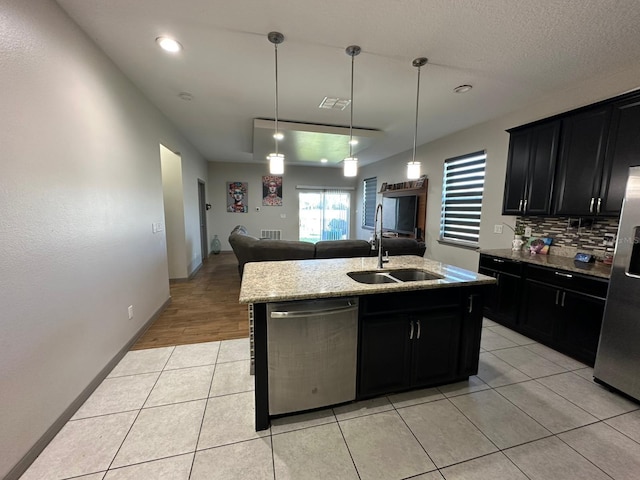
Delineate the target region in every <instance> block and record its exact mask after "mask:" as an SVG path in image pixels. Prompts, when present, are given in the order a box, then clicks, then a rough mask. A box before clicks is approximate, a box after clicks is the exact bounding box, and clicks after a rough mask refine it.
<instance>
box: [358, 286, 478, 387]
mask: <svg viewBox="0 0 640 480" xmlns="http://www.w3.org/2000/svg"><path fill="white" fill-rule="evenodd" d="M482 291H483V289H481V288H475V289H472V288H468V289H460V288H458V289H450V288H443V289H435V290H429V291H416V292H403V293H398V294H387V295H372V296H363V297H361V298H360V351H359V365H358V393H357V396H358V398H367V397H372V396H375V395H381V394H388V393H394V392H400V391H403V390H409V389H412V388H420V387H425V386H432V385H439V384H444V383H449V382H453V381H457V380H462V379H465V378H467V377H468V376H469V375H474V374H475V373H477V369H478V355H479V351H480V330H481V327H482V293H481V292H482Z"/></svg>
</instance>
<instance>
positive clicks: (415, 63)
mask: <svg viewBox="0 0 640 480" xmlns="http://www.w3.org/2000/svg"><path fill="white" fill-rule="evenodd" d="M428 61H429V60H428V59H427V58H425V57H420V58H416V59H415V60H414V61H413V62H412V65H413V66H414V67H418V86H417V87H416V126H415V130H414V132H413V159H412V161H413V162H415V161H416V143H417V141H418V109H419V105H420V69H421V67H423V66H425V65H426V64H427V62H428Z"/></svg>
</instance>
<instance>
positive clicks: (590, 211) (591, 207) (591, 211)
mask: <svg viewBox="0 0 640 480" xmlns="http://www.w3.org/2000/svg"><path fill="white" fill-rule="evenodd" d="M595 201H596V199H595V198H594V197H591V203H590V204H589V213H593V202H595Z"/></svg>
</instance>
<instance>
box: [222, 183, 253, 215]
mask: <svg viewBox="0 0 640 480" xmlns="http://www.w3.org/2000/svg"><path fill="white" fill-rule="evenodd" d="M247 185H248V184H247V182H227V212H232V213H247V212H248V211H249V207H248V200H247V189H248V186H247Z"/></svg>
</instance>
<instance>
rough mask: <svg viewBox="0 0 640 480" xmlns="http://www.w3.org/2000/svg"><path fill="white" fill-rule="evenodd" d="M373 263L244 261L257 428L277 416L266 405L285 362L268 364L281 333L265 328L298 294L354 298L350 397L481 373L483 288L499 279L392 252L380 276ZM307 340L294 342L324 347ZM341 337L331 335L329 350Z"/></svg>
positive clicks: (355, 260) (242, 298)
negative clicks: (275, 310) (275, 309)
mask: <svg viewBox="0 0 640 480" xmlns="http://www.w3.org/2000/svg"><path fill="white" fill-rule="evenodd" d="M376 263H377V259H376V258H372V257H366V258H344V259H327V260H323V259H315V260H290V261H278V262H257V263H248V264H246V265H245V271H244V275H243V279H242V286H241V290H240V303H248V304H253V315H254V352H255V408H256V430H263V429H266V428H268V427H269V425H270V416H274V415H276V414H274V413H270V408H269V387H270V381H269V371H271V372H272V375H273V373H274V372H275V373H277V370H274V368H275V369H277V368H278V365H279V364H280V363H279V359H276V361H274V359H273V358H271V363H270V362H269V361H270V358H269V351H268V350H269V348H268V341H269V342H272V343H271V345H273V342H275V343H276V344H277V342H278V340H279V339H277V338H273V334H272V338H268V334H267V330H268V327H269V326H270V325H271V324H273V323H274V320H273V319H272V318H269V319H268V318H267V311H268V310H269V308H270V307H272V306H273V305H275V304H283V303H284V304H285V305H286V304H289V305H291V306H292V307H293V306H294V305H299V304H300V302H299V301H309V300H312V301H314V302H317V301H318V299H340V298H343V297H345V298H348V299H349V300H348V301H349V302H352V303H356V304H357V305H358V309H357V332H356V337H355V338H356V339H357V341H355V342H354V346H353V349H354V351H353V356H354V358H355V359H356V360H357V365H356V367H355V370H354V371H355V374H354V378H353V383H354V391H355V393H354V396H353V398H350V399H349V400H361V399H364V398H370V397H374V396H377V395H384V394H390V393H395V392H399V391H406V390H411V389H416V388H424V387H429V386H435V385H441V384H444V383H452V382H457V381H461V380H464V379H466V378H468V377H469V376H470V375H474V374H476V373H477V369H478V356H479V352H480V333H481V327H482V303H483V296H484V289H485V288H486V286H487V285H491V284H494V283H495V279H494V278H492V277H489V276H485V275H481V274H478V273H475V272H471V271H468V270H464V269H461V268H458V267H454V266H451V265H446V264H442V263H440V262H436V261H433V260H429V259H425V258H422V257H418V256H396V257H391V260H390V262H389V263H387V264H385V266H384V269H383V270H382V272H384V273H385V275H383V276H384V277H385V278H384V279H382V278H380V276H379V275H376V272H380V270H378V269H376ZM362 272H364V273H365V275H364V276H365V281H367V282H369V281H371V282H376V283H361V282H358V281H356V280H354V279H353V278H351V277H350V276H349V275H348V274H349V273H351V274H352V276H357V275H354V273H355V274H357V273H362ZM416 272H417V273H420V272H422V274H421V275H422V276H425V273H428V274H431V275H433V276H434V277H435V278H433V279H429V280H413V278H421V276H420V275H416ZM370 273H373V275H369V274H370ZM407 274H410V275H407ZM394 275H395V276H394ZM388 276H393V278H389V277H388ZM409 277H412V278H409ZM402 278H404V279H405V280H406V281H401V280H400V279H402ZM382 282H384V283H382ZM350 299H354V300H350ZM305 338H306V337H305V336H304V335H301V336H300V337H299V339H298V340H297V342H303V343H304V342H305V341H308V342H309V345H308V347H309V350H310V351H311V350H313V351H316V350H318V348H319V347H318V343H319V342H318V340H317V337H316V338H314V341H313V343H311V341H310V340H305ZM335 340H336V337H335V336H334V337H332V338H331V339H327V342H326V343H327V345H326V346H327V348H331V346H332V345H333V343H335ZM289 341H290V340H289ZM302 347H305V345H304V344H303V345H302ZM303 349H304V348H303ZM320 349H322V348H320ZM272 350H273V349H272ZM272 357H273V352H272ZM345 368H346V366H345ZM270 369H271V370H270ZM310 373H313V372H310ZM303 385H304V382H301V389H303V390H304V388H305V387H304V386H303ZM322 388H323V386H322V385H319V386H317V387H313V388H310V390H312V391H313V393H315V391H316V390H320V391H321V390H322ZM272 393H273V392H272ZM320 393H321V392H320ZM320 406H323V407H324V406H329V404H327V405H319V406H318V408H319V407H320ZM293 411H295V410H290V412H287V413H293ZM277 414H280V412H278V413H277Z"/></svg>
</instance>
